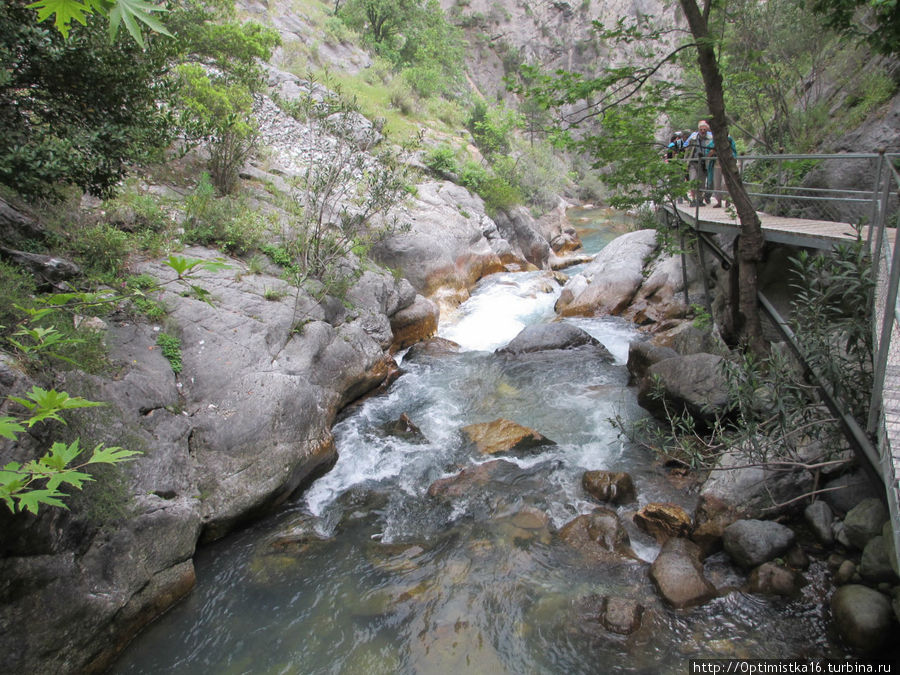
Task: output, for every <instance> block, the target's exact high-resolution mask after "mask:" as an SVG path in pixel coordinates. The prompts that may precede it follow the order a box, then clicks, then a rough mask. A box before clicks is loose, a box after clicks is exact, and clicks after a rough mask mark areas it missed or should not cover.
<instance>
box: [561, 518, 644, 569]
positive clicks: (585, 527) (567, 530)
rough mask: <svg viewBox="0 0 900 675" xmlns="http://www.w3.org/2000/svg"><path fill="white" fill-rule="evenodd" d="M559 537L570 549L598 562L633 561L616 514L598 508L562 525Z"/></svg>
mask: <svg viewBox="0 0 900 675" xmlns="http://www.w3.org/2000/svg"><path fill="white" fill-rule="evenodd" d="M559 538H560V539H562V540H563V541H564V542H566V543H567V544H568V545H569V546H572V547H573V548H576V549H578V550H579V551H582V552H583V553H586V554H588V555H590V556H593V557H596V558H599V559H600V560H620V559H622V558H636V556H635V555H634V551H632V550H631V541H630V540H629V538H628V533H627V532H626V531H625V526H624V525H623V524H622V521H621V520H620V519H619V516H618V514H616V512H615V511H612V510H610V509H604V508H598V509H594V511H592V512H591V513H588V514H585V515H581V516H578V517H576V518H574V519H572V520H570V521H569V522H568V523H566V524H565V525H563V527H562V528H561V529H560V531H559Z"/></svg>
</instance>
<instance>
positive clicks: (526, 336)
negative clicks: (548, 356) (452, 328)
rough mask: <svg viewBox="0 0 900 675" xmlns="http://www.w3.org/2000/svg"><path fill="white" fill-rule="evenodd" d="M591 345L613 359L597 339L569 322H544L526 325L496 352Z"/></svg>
mask: <svg viewBox="0 0 900 675" xmlns="http://www.w3.org/2000/svg"><path fill="white" fill-rule="evenodd" d="M579 347H592V348H594V350H595V351H597V352H598V353H599V355H600V356H601V357H602V358H606V359H607V360H609V361H612V360H613V356H612V354H610V353H609V351H608V350H607V349H606V347H604V346H603V345H602V344H601V343H600V341H599V340H597V339H596V338H594V337H593V336H591V335H590V334H589V333H587V332H586V331H584V330H582V329H581V328H578V327H577V326H573V325H572V324H570V323H564V322H563V323H545V324H536V325H532V326H526V327H525V328H523V329H522V331H521V332H520V333H519V334H518V335H516V337H514V338H513V339H512V340H511V341H510V343H509V344H508V345H506V346H505V347H502V348H500V349H498V350H497V353H498V354H510V355H513V356H515V355H518V354H528V353H531V352H539V351H546V350H551V349H577V348H579Z"/></svg>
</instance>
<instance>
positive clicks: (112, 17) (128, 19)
mask: <svg viewBox="0 0 900 675" xmlns="http://www.w3.org/2000/svg"><path fill="white" fill-rule="evenodd" d="M165 11H167V10H165V9H163V8H162V7H157V6H155V5H152V4H150V3H149V2H144V1H143V0H118V1H117V2H116V4H115V6H114V7H113V8H112V10H111V11H110V13H109V37H110V39H111V40H115V38H116V34H117V33H118V32H119V25H120V24H121V23H124V24H125V28H127V29H128V32H129V33H130V34H131V37H132V38H134V41H135V42H137V43H138V45H140V46H141V47H143V46H144V36H143V34H142V32H141V26H140V24H144V25H145V26H146V27H147V28H149V29H150V30H152V31H154V32H156V33H162V34H163V35H167V36H168V37H172V34H171V33H170V32H169V31H168V30H166V27H165V26H164V25H163V24H162V23H161V22H160V21H159V20H158V19H157V18H156V17H154V16H153V14H152V12H165Z"/></svg>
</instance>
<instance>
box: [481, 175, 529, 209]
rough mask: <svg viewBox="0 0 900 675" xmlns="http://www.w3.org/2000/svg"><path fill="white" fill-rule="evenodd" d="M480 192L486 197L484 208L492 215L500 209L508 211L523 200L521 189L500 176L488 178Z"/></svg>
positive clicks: (482, 196) (483, 197)
mask: <svg viewBox="0 0 900 675" xmlns="http://www.w3.org/2000/svg"><path fill="white" fill-rule="evenodd" d="M478 194H479V195H481V198H482V199H484V209H485V211H486V212H487V214H488V215H490V216H493V215H494V214H496V213H497V212H498V211H508V210H509V209H511V208H512V207H513V206H516V205H518V204H521V203H522V201H523V196H522V192H521V190H519V188H518V187H516V186H515V185H511V184H510V183H509V182H508V181H506V179H504V178H501V177H499V176H490V177H488V178H486V179H485V180H484V182H483V183H482V184H481V189H480V190H479V191H478Z"/></svg>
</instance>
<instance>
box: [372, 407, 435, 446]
mask: <svg viewBox="0 0 900 675" xmlns="http://www.w3.org/2000/svg"><path fill="white" fill-rule="evenodd" d="M381 430H382V431H383V432H384V433H386V434H387V435H389V436H396V437H397V438H402V439H403V440H404V441H408V442H410V443H427V442H428V439H427V438H425V434H423V433H422V430H421V429H419V427H418V426H416V424H415V422H413V421H412V420H411V419H409V415H407V414H406V413H403V414H402V415H400V417H398V418H397V419H395V420H391V421H390V422H385V423H384V424H382V425H381Z"/></svg>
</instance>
